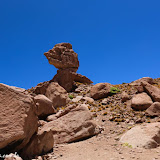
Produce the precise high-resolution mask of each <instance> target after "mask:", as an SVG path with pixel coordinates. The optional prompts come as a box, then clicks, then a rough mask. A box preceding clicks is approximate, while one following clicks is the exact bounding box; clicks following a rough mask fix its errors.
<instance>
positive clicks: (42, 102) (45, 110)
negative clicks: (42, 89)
mask: <svg viewBox="0 0 160 160" xmlns="http://www.w3.org/2000/svg"><path fill="white" fill-rule="evenodd" d="M34 101H35V102H36V106H37V115H38V117H44V116H48V115H50V114H53V113H55V112H56V111H55V109H54V108H53V106H52V101H51V100H50V99H48V98H47V97H46V96H45V95H42V94H39V95H37V96H35V97H34Z"/></svg>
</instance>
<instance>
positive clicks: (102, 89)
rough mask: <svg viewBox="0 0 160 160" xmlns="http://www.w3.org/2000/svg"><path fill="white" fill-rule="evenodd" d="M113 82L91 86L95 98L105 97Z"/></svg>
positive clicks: (92, 95)
mask: <svg viewBox="0 0 160 160" xmlns="http://www.w3.org/2000/svg"><path fill="white" fill-rule="evenodd" d="M110 89H111V84H109V83H98V84H96V85H94V86H93V87H92V88H91V91H90V94H91V97H92V98H93V99H101V98H105V97H107V96H108V95H109V92H110Z"/></svg>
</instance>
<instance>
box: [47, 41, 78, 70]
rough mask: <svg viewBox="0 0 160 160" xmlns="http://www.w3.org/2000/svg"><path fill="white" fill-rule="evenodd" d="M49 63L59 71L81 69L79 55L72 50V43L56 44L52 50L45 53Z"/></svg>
mask: <svg viewBox="0 0 160 160" xmlns="http://www.w3.org/2000/svg"><path fill="white" fill-rule="evenodd" d="M44 55H45V56H46V58H47V59H48V61H49V63H50V64H52V65H54V66H55V67H56V68H58V69H68V68H70V69H72V70H73V71H77V70H78V67H79V61H78V55H77V53H75V52H74V51H73V49H72V45H71V44H70V43H59V44H56V45H55V46H54V47H53V48H52V49H51V50H49V51H48V52H46V53H44Z"/></svg>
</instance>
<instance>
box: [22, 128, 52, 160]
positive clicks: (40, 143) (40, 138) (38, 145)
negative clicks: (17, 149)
mask: <svg viewBox="0 0 160 160" xmlns="http://www.w3.org/2000/svg"><path fill="white" fill-rule="evenodd" d="M53 145H54V139H53V134H52V131H51V130H49V129H47V128H45V129H41V128H38V133H37V134H36V135H34V136H33V137H32V139H31V140H30V142H29V143H28V144H27V146H26V147H24V148H23V150H22V151H21V157H22V158H24V159H31V158H32V157H33V156H36V155H42V154H45V153H47V152H49V151H51V150H52V149H53Z"/></svg>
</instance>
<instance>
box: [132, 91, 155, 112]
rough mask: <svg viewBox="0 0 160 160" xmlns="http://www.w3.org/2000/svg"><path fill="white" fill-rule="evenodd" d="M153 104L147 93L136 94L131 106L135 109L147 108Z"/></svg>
mask: <svg viewBox="0 0 160 160" xmlns="http://www.w3.org/2000/svg"><path fill="white" fill-rule="evenodd" d="M152 104H153V102H152V99H151V98H150V97H149V96H148V95H147V93H139V94H136V95H135V96H134V97H133V98H132V100H131V106H132V108H133V109H135V110H145V109H147V108H148V107H150V106H151V105H152Z"/></svg>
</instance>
